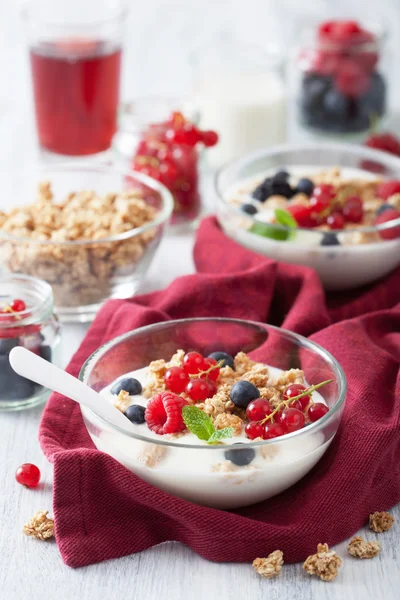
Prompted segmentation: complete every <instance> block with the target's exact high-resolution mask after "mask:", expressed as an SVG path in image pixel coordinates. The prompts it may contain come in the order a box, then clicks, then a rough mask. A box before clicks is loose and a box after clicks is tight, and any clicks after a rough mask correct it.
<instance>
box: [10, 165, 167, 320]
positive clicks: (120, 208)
mask: <svg viewBox="0 0 400 600" xmlns="http://www.w3.org/2000/svg"><path fill="white" fill-rule="evenodd" d="M1 181H2V184H3V195H2V198H3V202H2V211H1V212H0V273H3V274H5V273H24V274H25V275H32V276H34V277H39V278H40V279H44V280H46V281H47V282H48V283H49V284H50V285H51V286H52V288H53V293H54V300H55V305H56V309H57V312H58V314H59V316H60V318H61V319H62V320H63V321H81V322H84V321H90V320H91V319H92V318H93V317H94V315H95V314H96V312H97V310H98V308H99V306H100V305H101V304H102V303H103V302H104V301H105V300H106V299H108V298H126V297H130V296H132V295H133V294H134V293H136V291H137V290H138V288H139V286H140V284H141V281H142V279H143V277H144V275H145V273H146V270H147V268H148V267H149V265H150V263H151V261H152V259H153V256H154V253H155V252H156V250H157V247H158V245H159V243H160V241H161V238H162V236H163V234H164V231H165V229H166V225H167V224H168V221H169V219H170V216H171V212H172V207H173V201H172V197H171V194H170V192H169V191H168V190H167V189H166V188H165V187H164V186H163V185H162V184H160V183H159V182H157V181H155V180H153V179H151V178H149V177H147V176H146V175H143V174H141V173H135V172H133V171H130V170H129V169H118V168H115V167H110V166H106V165H99V164H97V165H88V164H87V163H82V164H71V165H70V164H59V165H54V166H53V165H52V166H49V167H46V166H41V167H37V168H32V169H31V170H30V171H27V172H26V173H24V174H23V176H21V174H19V175H17V174H16V175H14V176H13V175H9V174H3V175H2V176H1Z"/></svg>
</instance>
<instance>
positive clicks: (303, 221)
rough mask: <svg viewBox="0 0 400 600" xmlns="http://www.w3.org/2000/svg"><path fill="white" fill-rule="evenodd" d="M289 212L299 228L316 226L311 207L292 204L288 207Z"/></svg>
mask: <svg viewBox="0 0 400 600" xmlns="http://www.w3.org/2000/svg"><path fill="white" fill-rule="evenodd" d="M287 209H288V212H290V214H291V215H292V217H293V218H294V219H295V221H296V222H297V224H298V226H299V227H313V225H314V224H315V223H314V221H313V219H312V217H311V209H310V207H309V206H303V205H302V204H292V205H290V206H288V207H287Z"/></svg>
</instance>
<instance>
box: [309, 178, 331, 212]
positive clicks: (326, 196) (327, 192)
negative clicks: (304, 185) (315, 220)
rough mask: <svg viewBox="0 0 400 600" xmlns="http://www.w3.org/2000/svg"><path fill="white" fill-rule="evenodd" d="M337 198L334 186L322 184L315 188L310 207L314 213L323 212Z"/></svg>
mask: <svg viewBox="0 0 400 600" xmlns="http://www.w3.org/2000/svg"><path fill="white" fill-rule="evenodd" d="M334 197H335V188H334V187H333V186H332V185H328V184H326V183H321V185H317V186H316V187H315V188H314V191H313V193H312V196H311V198H310V206H311V210H312V211H313V212H317V213H319V212H322V211H323V210H325V209H326V208H328V206H329V205H330V203H331V201H332V199H333V198H334Z"/></svg>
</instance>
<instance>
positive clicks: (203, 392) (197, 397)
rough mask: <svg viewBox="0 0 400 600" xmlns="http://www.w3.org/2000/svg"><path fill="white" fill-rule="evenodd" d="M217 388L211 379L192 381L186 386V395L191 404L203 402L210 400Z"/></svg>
mask: <svg viewBox="0 0 400 600" xmlns="http://www.w3.org/2000/svg"><path fill="white" fill-rule="evenodd" d="M216 391H217V386H216V385H215V383H214V381H211V379H200V378H198V379H192V380H191V381H189V383H188V384H187V386H186V393H187V395H188V396H189V398H190V399H191V400H193V402H203V401H204V400H207V398H212V397H213V396H214V394H215V392H216Z"/></svg>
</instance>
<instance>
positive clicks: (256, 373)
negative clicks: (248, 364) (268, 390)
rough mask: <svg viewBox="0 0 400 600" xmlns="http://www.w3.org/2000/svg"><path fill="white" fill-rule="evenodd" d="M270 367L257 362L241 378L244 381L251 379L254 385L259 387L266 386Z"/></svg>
mask: <svg viewBox="0 0 400 600" xmlns="http://www.w3.org/2000/svg"><path fill="white" fill-rule="evenodd" d="M268 377H269V369H268V367H267V365H263V364H260V363H256V364H254V365H253V366H252V368H251V369H250V371H246V373H244V374H243V375H242V376H241V377H240V379H243V380H244V381H250V383H252V384H253V385H255V386H256V387H258V388H265V386H266V385H267V384H268Z"/></svg>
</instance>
